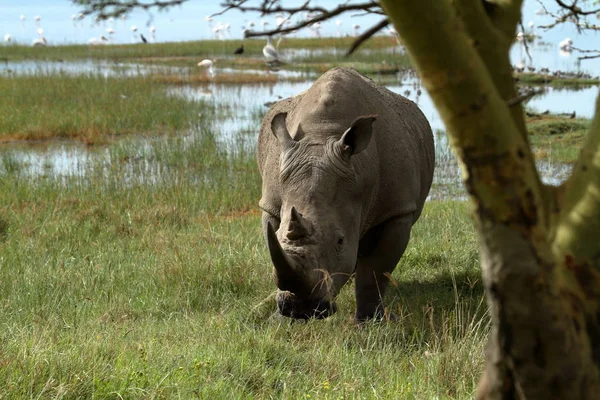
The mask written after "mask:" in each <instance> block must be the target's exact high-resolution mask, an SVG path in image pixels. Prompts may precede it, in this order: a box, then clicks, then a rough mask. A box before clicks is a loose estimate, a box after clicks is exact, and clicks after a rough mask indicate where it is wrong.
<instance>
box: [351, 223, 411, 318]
mask: <svg viewBox="0 0 600 400" xmlns="http://www.w3.org/2000/svg"><path fill="white" fill-rule="evenodd" d="M411 228H412V216H411V215H409V216H406V217H397V218H394V219H390V220H387V221H386V222H384V223H382V224H380V225H378V226H376V227H375V228H373V229H372V230H371V231H369V232H367V234H366V235H365V236H364V237H363V239H362V240H361V244H360V248H359V257H358V262H357V266H356V276H355V294H356V314H355V319H356V321H357V322H364V321H367V320H369V319H372V318H383V317H384V304H383V297H384V295H385V290H386V288H387V286H388V283H389V280H390V279H389V274H391V273H392V271H393V270H394V268H396V265H397V264H398V261H399V260H400V257H402V254H404V250H405V249H406V245H407V244H408V239H409V238H410V230H411Z"/></svg>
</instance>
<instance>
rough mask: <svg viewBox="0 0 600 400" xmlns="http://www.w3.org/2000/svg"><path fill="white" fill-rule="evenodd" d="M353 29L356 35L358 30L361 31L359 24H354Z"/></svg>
mask: <svg viewBox="0 0 600 400" xmlns="http://www.w3.org/2000/svg"><path fill="white" fill-rule="evenodd" d="M352 27H353V28H354V33H355V34H356V35H358V30H359V29H360V25H359V24H354V25H352Z"/></svg>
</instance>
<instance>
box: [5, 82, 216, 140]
mask: <svg viewBox="0 0 600 400" xmlns="http://www.w3.org/2000/svg"><path fill="white" fill-rule="evenodd" d="M0 93H2V96H0V109H1V110H2V113H0V141H7V140H39V139H48V138H68V139H77V140H80V141H83V142H85V143H90V144H91V143H99V142H105V141H106V140H108V139H109V138H110V137H114V136H116V135H127V134H132V133H133V134H159V133H160V134H164V133H174V132H181V131H184V130H186V129H189V128H190V125H193V124H194V123H195V121H197V120H198V113H199V111H202V112H204V113H210V108H209V106H208V105H206V104H204V105H203V104H201V103H200V102H198V101H191V100H186V99H183V98H181V97H177V96H173V95H169V94H168V93H167V92H166V91H165V89H164V87H161V86H159V85H156V83H155V82H154V80H153V79H151V78H150V77H143V76H138V77H135V78H132V77H128V78H119V77H106V78H105V77H103V76H100V75H99V74H89V75H78V76H71V75H65V74H45V73H39V74H35V75H31V76H17V77H7V76H0Z"/></svg>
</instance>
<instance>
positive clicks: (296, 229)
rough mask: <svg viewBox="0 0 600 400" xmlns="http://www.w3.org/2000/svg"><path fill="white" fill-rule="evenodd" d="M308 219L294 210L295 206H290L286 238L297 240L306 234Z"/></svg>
mask: <svg viewBox="0 0 600 400" xmlns="http://www.w3.org/2000/svg"><path fill="white" fill-rule="evenodd" d="M308 231H309V228H308V221H306V219H305V218H303V217H302V214H300V213H299V212H298V210H296V207H293V206H292V215H291V217H290V224H289V226H288V232H287V234H286V236H287V238H288V239H290V240H297V239H301V238H303V237H306V236H307V235H308Z"/></svg>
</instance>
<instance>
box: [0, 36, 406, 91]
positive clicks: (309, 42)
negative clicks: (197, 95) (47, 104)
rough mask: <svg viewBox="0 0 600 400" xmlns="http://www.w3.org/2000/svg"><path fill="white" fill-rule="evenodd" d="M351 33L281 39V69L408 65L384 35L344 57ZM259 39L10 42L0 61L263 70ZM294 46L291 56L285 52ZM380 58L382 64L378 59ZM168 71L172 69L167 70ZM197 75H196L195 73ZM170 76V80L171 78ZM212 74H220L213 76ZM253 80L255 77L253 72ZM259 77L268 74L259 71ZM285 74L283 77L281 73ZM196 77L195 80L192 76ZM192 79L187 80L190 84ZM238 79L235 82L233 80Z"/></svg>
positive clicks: (371, 69) (367, 69) (373, 69)
mask: <svg viewBox="0 0 600 400" xmlns="http://www.w3.org/2000/svg"><path fill="white" fill-rule="evenodd" d="M353 40H354V38H350V37H343V38H320V39H317V38H312V39H307V38H302V39H301V38H285V40H283V41H282V43H281V44H280V53H281V54H282V59H283V60H284V61H286V62H287V64H286V65H284V66H283V67H282V69H283V70H295V71H305V72H310V73H321V72H323V71H326V70H327V69H329V68H331V67H332V66H334V65H354V66H355V67H356V68H357V69H359V70H360V71H361V72H363V73H366V74H370V73H392V72H393V71H395V70H397V69H398V68H399V67H406V66H409V65H410V64H409V60H408V57H407V56H406V55H405V54H403V53H401V52H399V51H398V52H393V53H391V52H390V49H391V48H392V47H394V46H396V43H395V40H394V39H393V38H390V37H383V36H379V37H375V38H372V39H370V40H369V41H368V42H366V43H365V44H363V45H362V46H361V47H360V48H359V49H358V50H357V51H356V52H355V54H353V55H351V56H349V57H346V56H345V53H346V51H347V50H348V49H349V48H350V46H351V44H352V42H353ZM242 42H243V43H244V48H245V52H244V54H243V55H241V56H234V55H233V51H234V50H235V49H236V48H237V47H239V45H240V44H241V43H242ZM264 45H265V40H264V39H245V40H203V41H192V42H169V43H153V44H146V45H144V44H120V45H107V46H86V45H61V46H48V47H35V48H33V47H30V46H20V45H12V46H5V47H3V54H2V56H1V57H0V61H6V62H18V61H23V60H46V61H65V60H70V61H75V60H89V59H94V60H110V61H111V62H125V63H132V62H133V63H144V64H156V65H165V66H176V67H189V68H191V69H193V70H196V64H198V62H199V61H201V60H202V59H205V58H210V59H214V60H215V61H216V63H215V65H216V67H217V68H219V69H223V68H235V69H237V70H244V69H263V70H264V69H265V65H264V59H263V54H262V48H263V46H264ZM294 50H296V51H298V50H301V52H299V53H296V55H294V56H293V58H292V59H290V56H288V55H286V53H285V52H286V51H294ZM382 60H385V63H383V64H382ZM171 75H173V74H171ZM199 76H200V75H199ZM170 79H175V77H171V78H170ZM217 79H222V78H220V77H219V76H218V75H217ZM252 79H253V80H260V79H261V77H259V76H254V77H252ZM262 79H267V80H268V79H270V77H268V76H262ZM286 79H289V78H286ZM195 80H197V79H195ZM195 80H194V79H192V80H191V82H190V83H194V81H195ZM238 82H239V81H238Z"/></svg>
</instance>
